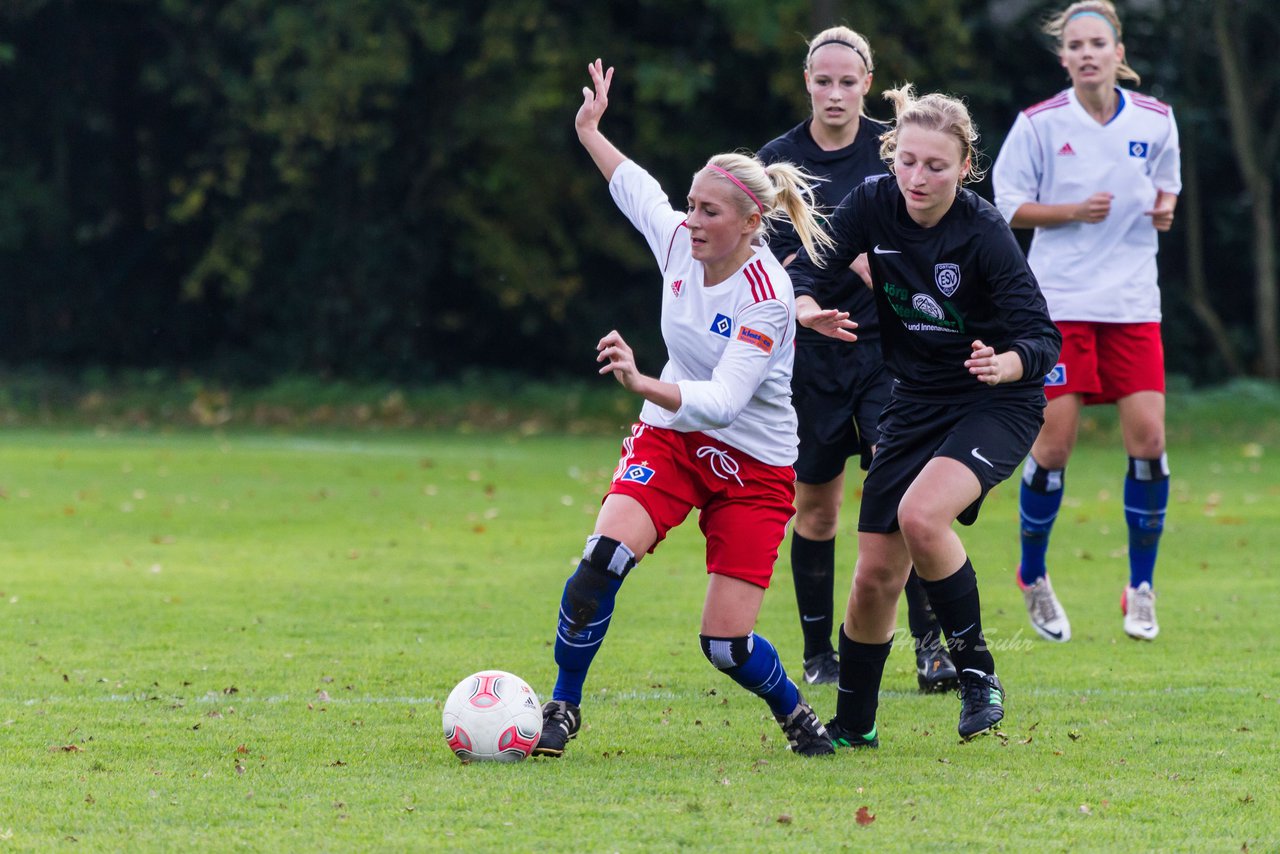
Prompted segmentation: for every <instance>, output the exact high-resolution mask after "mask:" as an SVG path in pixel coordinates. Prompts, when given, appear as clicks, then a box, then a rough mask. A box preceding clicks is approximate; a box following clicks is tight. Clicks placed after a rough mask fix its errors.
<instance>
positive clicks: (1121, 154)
mask: <svg viewBox="0 0 1280 854" xmlns="http://www.w3.org/2000/svg"><path fill="white" fill-rule="evenodd" d="M1045 32H1046V33H1048V34H1049V35H1050V36H1052V37H1053V38H1054V39H1055V40H1056V42H1057V53H1058V58H1059V61H1060V62H1061V64H1062V67H1063V68H1064V69H1066V71H1067V74H1068V76H1069V77H1070V78H1071V87H1070V88H1069V89H1066V90H1064V91H1062V92H1059V93H1058V94H1057V95H1055V96H1053V97H1052V98H1050V99H1048V100H1047V101H1042V102H1041V103H1039V104H1036V105H1034V106H1032V107H1029V108H1027V109H1026V110H1024V111H1023V112H1022V113H1021V114H1020V115H1019V116H1018V118H1017V120H1016V121H1015V122H1014V125H1013V129H1012V130H1011V131H1010V133H1009V137H1008V139H1007V140H1006V141H1005V144H1004V147H1003V148H1002V149H1001V151H1000V156H999V157H998V158H997V160H996V164H995V169H994V171H993V179H994V184H995V193H996V204H997V206H998V207H999V209H1000V212H1001V213H1002V214H1003V215H1004V216H1005V218H1006V219H1007V220H1008V221H1009V223H1010V225H1012V226H1014V227H1015V228H1034V229H1035V236H1034V238H1033V239H1032V242H1031V249H1030V252H1029V258H1028V260H1029V261H1030V263H1031V267H1032V269H1033V270H1034V271H1035V274H1036V278H1037V279H1038V280H1039V281H1040V286H1041V288H1042V289H1043V291H1044V295H1045V299H1046V300H1047V301H1048V304H1049V313H1050V315H1051V316H1052V317H1053V319H1054V321H1056V322H1057V324H1058V327H1059V329H1060V330H1061V331H1062V337H1063V344H1062V355H1061V356H1060V358H1059V362H1058V364H1057V366H1055V368H1054V369H1053V371H1051V372H1050V373H1049V375H1048V377H1046V380H1045V393H1046V395H1047V396H1048V398H1049V405H1048V408H1047V409H1046V410H1045V423H1044V427H1043V429H1042V430H1041V431H1040V436H1039V437H1038V438H1037V439H1036V442H1035V445H1034V446H1033V447H1032V448H1031V454H1030V456H1029V457H1028V459H1027V462H1026V467H1025V469H1024V470H1023V475H1022V492H1021V499H1020V501H1021V504H1020V517H1021V525H1022V561H1021V564H1020V566H1019V569H1018V575H1017V581H1018V585H1019V587H1020V588H1021V589H1022V591H1023V595H1024V597H1025V599H1026V605H1027V613H1028V614H1029V616H1030V618H1031V625H1032V626H1033V627H1034V628H1035V630H1036V632H1037V633H1039V634H1040V636H1041V637H1043V638H1045V639H1046V640H1051V641H1058V642H1064V641H1067V640H1070V638H1071V624H1070V622H1069V620H1068V619H1067V615H1066V612H1065V611H1064V610H1063V608H1062V605H1061V604H1060V603H1059V601H1058V598H1057V596H1056V594H1055V593H1054V591H1053V587H1052V586H1051V585H1050V583H1049V576H1048V573H1047V569H1046V567H1045V553H1046V551H1047V548H1048V542H1049V533H1050V531H1051V529H1052V527H1053V523H1054V520H1055V519H1056V517H1057V514H1058V509H1059V507H1060V506H1061V502H1062V494H1063V483H1064V475H1065V470H1066V466H1067V461H1068V459H1069V458H1070V456H1071V451H1072V449H1073V448H1074V446H1075V443H1076V435H1077V431H1078V428H1079V423H1080V414H1081V409H1082V407H1084V406H1088V405H1092V404H1102V403H1115V404H1116V406H1117V407H1118V409H1119V414H1120V424H1121V428H1122V432H1123V435H1124V446H1125V451H1126V452H1127V453H1128V456H1129V461H1128V472H1127V474H1126V476H1125V481H1124V513H1125V520H1126V522H1127V524H1128V529H1129V581H1128V583H1127V585H1126V586H1125V588H1124V591H1123V593H1122V596H1121V609H1122V611H1123V612H1124V623H1123V625H1124V631H1125V633H1126V634H1128V635H1129V636H1130V637H1132V638H1136V639H1141V640H1153V639H1154V638H1155V637H1156V634H1157V633H1158V632H1159V630H1160V629H1159V624H1158V623H1157V622H1156V612H1155V591H1154V589H1153V587H1154V584H1153V575H1154V572H1155V562H1156V551H1157V547H1158V545H1159V541H1160V535H1161V533H1162V531H1163V530H1164V517H1165V510H1166V508H1167V506H1168V500H1169V463H1168V458H1167V456H1166V454H1165V420H1164V414H1165V396H1164V390H1165V386H1164V349H1163V345H1162V343H1161V339H1160V319H1161V316H1160V289H1159V285H1158V284H1157V273H1156V250H1157V248H1158V247H1157V233H1158V232H1163V231H1168V230H1169V229H1170V227H1172V225H1173V212H1174V208H1175V206H1176V205H1177V201H1178V192H1179V191H1180V190H1181V188H1182V181H1181V178H1180V159H1179V154H1178V128H1177V125H1176V124H1175V123H1174V118H1173V111H1172V109H1171V108H1170V107H1169V105H1167V104H1164V103H1162V102H1160V101H1157V100H1156V99H1155V98H1152V97H1150V96H1147V95H1142V94H1140V93H1138V92H1135V91H1133V90H1131V89H1126V88H1123V87H1121V86H1120V85H1119V81H1120V80H1127V81H1132V83H1134V84H1135V85H1136V84H1137V83H1138V82H1139V79H1138V75H1137V73H1136V72H1134V71H1133V69H1131V68H1130V67H1129V66H1128V65H1127V64H1126V63H1125V48H1124V42H1123V41H1122V29H1121V24H1120V19H1119V17H1118V16H1117V15H1116V10H1115V7H1114V6H1113V5H1112V4H1111V3H1110V2H1108V0H1083V2H1077V3H1072V4H1071V5H1070V6H1068V7H1067V8H1066V9H1064V10H1062V11H1061V12H1060V13H1058V14H1057V15H1055V16H1053V17H1052V18H1050V19H1049V21H1048V22H1047V23H1046V25H1045Z"/></svg>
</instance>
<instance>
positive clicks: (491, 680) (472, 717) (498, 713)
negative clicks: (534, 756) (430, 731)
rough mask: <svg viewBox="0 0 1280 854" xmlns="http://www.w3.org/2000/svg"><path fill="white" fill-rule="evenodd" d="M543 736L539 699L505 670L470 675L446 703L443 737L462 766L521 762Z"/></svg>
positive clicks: (523, 683) (530, 689) (520, 680)
mask: <svg viewBox="0 0 1280 854" xmlns="http://www.w3.org/2000/svg"><path fill="white" fill-rule="evenodd" d="M541 735H542V706H541V705H540V704H539V703H538V696H537V695H536V694H534V693H533V689H532V688H530V687H529V683H527V682H525V681H524V680H523V679H521V678H520V677H519V676H515V675H513V674H511V673H508V672H506V671H505V670H481V671H480V672H479V673H473V674H471V675H470V676H468V677H467V678H466V679H463V680H462V681H461V682H459V683H458V684H457V686H456V687H455V688H454V689H453V691H451V692H450V693H449V699H447V700H445V701H444V737H445V740H446V741H447V742H449V747H450V749H452V750H453V752H454V753H455V754H456V755H457V757H458V758H459V759H461V760H462V761H463V762H519V761H520V760H521V759H525V758H527V757H528V756H529V754H530V753H532V752H533V749H534V748H535V747H537V746H538V738H539V737H540V736H541Z"/></svg>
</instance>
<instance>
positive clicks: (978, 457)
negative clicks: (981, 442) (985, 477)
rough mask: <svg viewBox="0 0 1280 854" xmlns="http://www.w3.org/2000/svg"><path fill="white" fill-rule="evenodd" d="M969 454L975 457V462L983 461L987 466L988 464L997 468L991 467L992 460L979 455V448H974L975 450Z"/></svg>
mask: <svg viewBox="0 0 1280 854" xmlns="http://www.w3.org/2000/svg"><path fill="white" fill-rule="evenodd" d="M969 453H970V454H972V455H973V458H974V459H975V460H982V461H983V462H984V463H986V464H987V465H988V466H990V467H991V468H995V466H993V465H991V460H989V459H987V458H986V457H984V456H983V455H982V454H980V453H978V449H977V448H974V449H973V450H972V451H970V452H969Z"/></svg>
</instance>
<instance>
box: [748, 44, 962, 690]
mask: <svg viewBox="0 0 1280 854" xmlns="http://www.w3.org/2000/svg"><path fill="white" fill-rule="evenodd" d="M873 70H874V65H873V61H872V55H871V45H870V44H868V43H867V40H866V38H865V37H864V36H863V35H862V34H861V33H858V32H855V31H854V30H851V29H850V28H848V27H831V28H829V29H826V30H823V31H822V32H820V33H818V34H817V35H815V36H814V37H813V38H812V39H810V40H809V45H808V53H807V55H806V56H805V63H804V81H805V89H806V90H807V91H808V93H809V100H810V106H811V115H810V116H809V117H808V118H807V119H806V120H805V121H803V122H801V123H800V124H798V125H796V126H795V127H793V128H791V129H790V130H789V131H787V132H786V133H784V134H783V135H782V136H779V137H778V138H777V139H774V140H772V141H771V142H769V143H768V144H766V145H765V146H764V147H763V148H761V149H760V152H759V156H760V159H761V160H763V161H764V162H765V163H771V162H775V161H785V162H789V163H794V164H796V165H797V166H800V167H801V168H803V169H804V170H805V171H807V172H810V173H812V174H814V175H815V176H817V177H819V178H822V179H823V181H822V183H820V184H819V185H818V186H817V188H816V189H815V191H814V198H815V200H816V201H817V203H818V204H819V205H820V206H821V208H822V209H823V210H831V209H832V208H834V207H835V206H836V205H838V204H839V203H840V200H841V199H843V198H844V197H845V196H846V195H848V194H849V191H850V190H852V189H853V188H854V187H856V186H858V185H859V184H861V183H862V182H863V181H864V180H866V179H867V178H868V177H869V176H871V175H883V174H884V173H885V172H887V171H888V167H887V166H886V165H885V163H884V161H883V160H881V159H880V135H881V134H883V133H885V132H886V131H887V130H889V126H888V125H886V124H884V123H883V122H878V121H875V120H873V119H871V118H869V117H867V116H866V115H865V113H864V110H863V107H864V104H865V100H866V96H867V93H868V92H869V91H870V90H871V80H872V75H873ZM769 248H770V249H771V250H773V254H774V256H775V257H777V258H778V259H779V260H781V261H782V263H783V265H784V266H785V265H786V264H789V263H791V260H792V259H793V258H795V254H796V252H797V251H798V250H799V249H800V238H799V236H798V235H797V234H796V233H795V231H794V229H791V228H790V227H789V226H788V225H787V224H786V223H780V224H779V228H778V229H777V231H776V233H775V234H773V235H771V236H770V239H769ZM855 271H857V272H855ZM833 274H834V275H833V277H832V278H831V279H830V280H828V282H827V283H826V284H827V285H828V287H826V288H825V290H824V292H823V293H820V294H817V295H816V299H815V298H811V297H799V298H798V299H797V300H796V313H797V316H798V318H799V321H800V327H801V328H800V329H798V330H796V362H795V375H794V377H793V378H792V382H791V392H792V403H793V404H794V405H795V408H796V416H797V418H798V419H799V430H800V449H799V456H798V458H797V459H796V464H795V469H796V518H795V522H794V523H793V524H792V530H791V575H792V581H793V583H794V585H795V591H796V604H797V606H798V608H799V611H800V629H801V632H802V633H803V635H804V679H805V681H806V682H809V683H834V682H837V681H839V678H840V665H839V661H838V657H837V655H836V652H835V647H834V646H833V645H832V642H831V640H832V634H833V630H834V628H835V575H836V534H837V529H838V526H839V521H840V507H841V505H842V503H843V501H844V491H845V464H846V462H847V461H848V460H849V458H851V457H856V458H857V459H858V460H859V462H860V463H861V467H862V469H863V470H864V471H865V470H866V469H867V468H868V467H869V466H870V465H871V456H872V453H873V452H874V450H875V446H876V443H877V442H879V441H880V429H879V423H880V413H881V411H882V410H883V409H884V406H885V403H887V402H888V400H889V389H890V386H891V385H892V384H893V377H891V376H890V375H889V371H888V370H887V369H886V368H885V365H884V357H883V356H881V355H880V323H879V319H878V318H877V317H876V306H875V298H874V297H873V296H872V294H871V289H870V287H869V286H870V283H871V278H870V276H871V274H870V271H869V270H868V268H867V260H866V256H865V255H860V256H858V258H857V259H856V260H855V261H854V263H853V265H852V269H850V268H846V269H844V270H840V271H833ZM822 309H825V310H827V311H832V310H838V311H841V312H847V313H848V315H849V319H851V320H852V321H854V322H855V323H857V325H858V332H857V342H856V343H850V342H848V341H845V340H840V339H836V338H832V337H831V336H828V335H823V334H820V333H819V332H815V331H812V330H810V329H809V328H808V324H809V323H811V322H812V320H811V318H815V317H817V318H820V317H823V316H825V315H824V314H823V311H822ZM850 337H852V336H850ZM906 595H907V622H908V626H909V628H910V631H911V636H912V638H913V640H914V645H915V653H916V679H917V684H918V685H919V686H920V690H921V691H926V692H929V691H949V690H952V689H954V688H955V687H956V669H955V665H954V664H952V662H951V658H950V656H949V655H948V654H947V650H946V647H945V646H944V645H943V643H942V631H941V629H940V628H939V626H938V621H937V620H936V619H934V616H933V611H932V610H931V609H930V608H929V600H928V597H926V596H925V593H924V588H923V587H922V586H921V585H920V579H919V578H918V577H917V576H916V574H915V573H914V572H913V573H911V576H910V577H909V578H908V580H907V588H906Z"/></svg>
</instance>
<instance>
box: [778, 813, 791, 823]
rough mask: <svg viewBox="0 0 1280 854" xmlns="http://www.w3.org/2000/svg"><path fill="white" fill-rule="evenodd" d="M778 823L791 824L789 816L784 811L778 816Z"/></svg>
mask: <svg viewBox="0 0 1280 854" xmlns="http://www.w3.org/2000/svg"><path fill="white" fill-rule="evenodd" d="M778 824H791V816H789V815H787V814H786V813H783V814H782V815H780V816H778Z"/></svg>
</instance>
